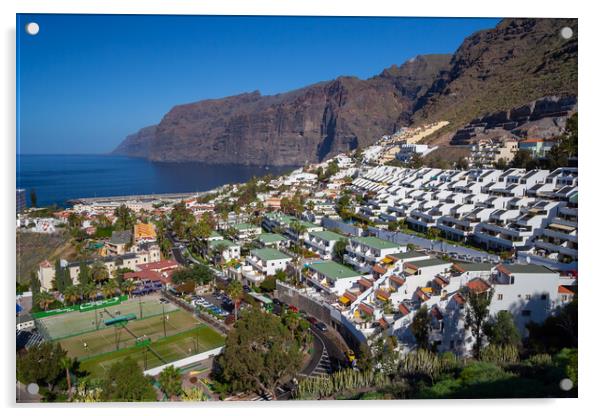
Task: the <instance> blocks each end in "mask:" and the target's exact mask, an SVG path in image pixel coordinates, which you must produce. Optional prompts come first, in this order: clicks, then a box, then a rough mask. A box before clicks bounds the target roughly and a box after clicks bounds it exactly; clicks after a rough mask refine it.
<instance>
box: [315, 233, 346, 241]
mask: <svg viewBox="0 0 602 416" xmlns="http://www.w3.org/2000/svg"><path fill="white" fill-rule="evenodd" d="M309 235H313V236H316V237H318V238H321V239H322V240H327V241H339V240H343V239H344V238H345V236H344V235H341V234H338V233H333V232H332V231H313V232H311V233H309Z"/></svg>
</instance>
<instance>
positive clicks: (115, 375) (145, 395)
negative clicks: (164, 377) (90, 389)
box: [101, 357, 157, 402]
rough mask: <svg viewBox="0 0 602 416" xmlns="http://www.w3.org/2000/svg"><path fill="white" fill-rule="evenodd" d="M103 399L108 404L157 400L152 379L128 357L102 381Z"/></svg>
mask: <svg viewBox="0 0 602 416" xmlns="http://www.w3.org/2000/svg"><path fill="white" fill-rule="evenodd" d="M101 398H102V400H103V401H107V402H148V401H155V400H157V395H156V393H155V389H154V388H153V385H152V378H151V377H148V376H145V375H144V373H143V372H142V369H141V368H140V367H138V364H136V362H135V361H134V360H133V359H132V358H130V357H126V358H125V359H123V360H122V361H119V362H116V363H114V364H113V365H112V366H111V368H109V371H108V372H107V374H106V376H105V378H104V379H103V381H102V394H101Z"/></svg>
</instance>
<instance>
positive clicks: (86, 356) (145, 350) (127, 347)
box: [36, 295, 224, 376]
mask: <svg viewBox="0 0 602 416" xmlns="http://www.w3.org/2000/svg"><path fill="white" fill-rule="evenodd" d="M159 299H160V297H159V296H157V295H150V296H145V297H141V298H134V299H129V300H123V301H121V302H120V303H118V304H112V305H110V306H106V307H105V306H103V305H102V303H100V304H99V306H98V307H97V308H96V309H90V310H85V311H79V310H74V311H67V312H64V313H57V314H53V315H50V316H44V317H39V318H38V319H36V324H37V326H38V328H39V329H40V332H41V333H42V334H43V335H44V337H45V338H46V339H49V340H53V341H56V342H58V343H60V344H61V346H62V347H63V348H64V349H65V350H66V351H67V353H68V355H69V356H71V357H73V358H77V359H78V360H79V361H80V362H81V366H82V368H83V369H85V370H88V371H90V372H91V373H92V374H95V375H98V376H101V375H102V374H103V373H104V371H105V370H106V369H108V368H109V367H110V366H111V364H113V363H114V362H116V361H119V360H121V359H123V358H125V357H126V356H129V357H132V358H134V359H135V360H136V361H137V362H138V364H139V365H140V367H141V368H152V367H156V366H159V365H163V364H166V363H169V362H172V361H175V360H179V359H182V358H185V357H188V356H190V355H194V354H198V353H201V352H204V351H208V350H211V349H214V348H217V347H219V346H221V345H223V344H224V337H223V336H222V335H221V334H219V333H218V332H217V331H215V330H214V329H212V328H210V327H209V326H207V325H206V324H204V323H203V322H201V321H200V320H199V319H198V318H197V317H195V316H194V315H193V314H191V313H189V312H187V311H185V310H182V309H179V308H178V307H177V306H175V305H174V304H172V303H161V302H160V301H159ZM111 322H115V324H113V325H111ZM107 323H108V325H107Z"/></svg>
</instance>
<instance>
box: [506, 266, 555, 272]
mask: <svg viewBox="0 0 602 416" xmlns="http://www.w3.org/2000/svg"><path fill="white" fill-rule="evenodd" d="M501 266H502V267H503V268H505V269H506V270H508V271H509V272H510V273H556V272H555V271H553V270H550V269H548V268H547V267H545V266H539V265H537V264H502V265H501Z"/></svg>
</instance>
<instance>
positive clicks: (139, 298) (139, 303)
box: [138, 296, 142, 319]
mask: <svg viewBox="0 0 602 416" xmlns="http://www.w3.org/2000/svg"><path fill="white" fill-rule="evenodd" d="M138 305H139V306H140V319H142V297H140V296H138Z"/></svg>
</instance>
